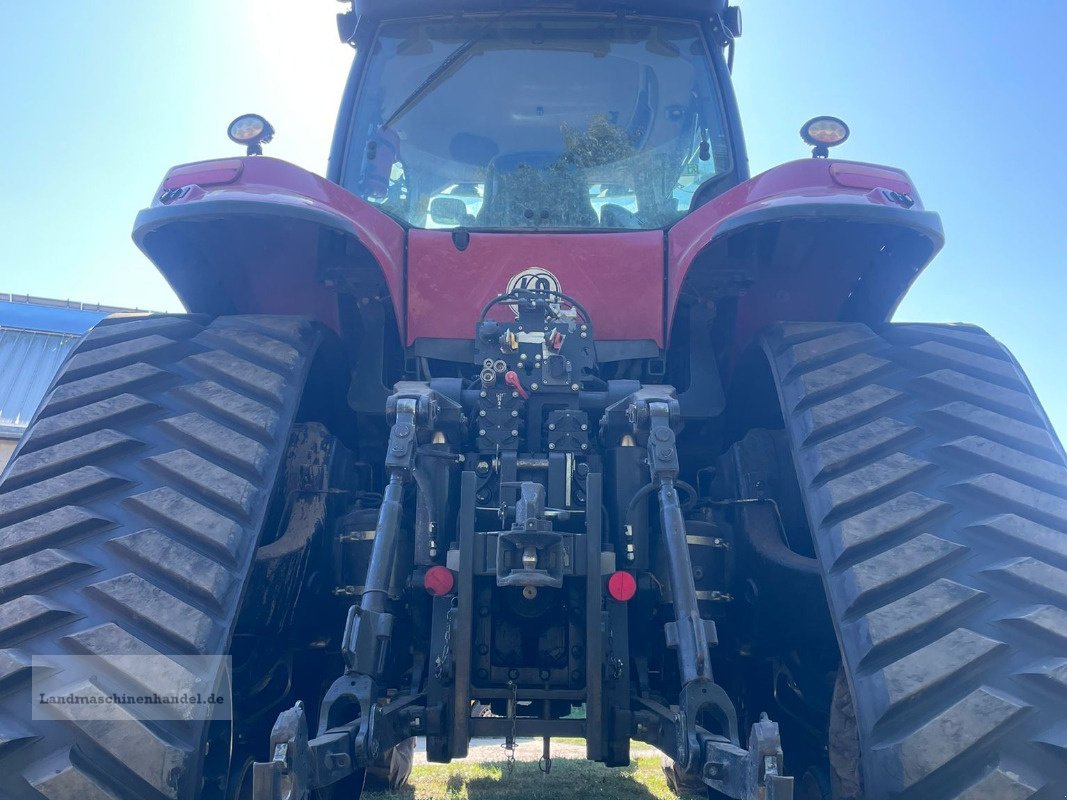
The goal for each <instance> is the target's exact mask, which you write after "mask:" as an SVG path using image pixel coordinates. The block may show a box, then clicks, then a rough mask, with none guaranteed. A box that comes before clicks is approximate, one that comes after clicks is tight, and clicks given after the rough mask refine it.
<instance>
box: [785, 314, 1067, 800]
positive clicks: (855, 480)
mask: <svg viewBox="0 0 1067 800" xmlns="http://www.w3.org/2000/svg"><path fill="white" fill-rule="evenodd" d="M764 348H765V352H766V353H767V356H768V358H769V361H770V364H771V372H772V374H773V378H774V382H775V384H776V387H777V393H778V397H779V400H780V403H781V408H782V414H783V418H784V423H785V429H786V431H787V434H788V437H789V439H790V443H791V446H792V451H793V458H794V463H795V466H796V471H797V475H798V476H799V481H800V485H801V489H802V491H803V493H804V499H805V504H806V510H807V516H808V520H809V524H810V527H811V531H812V536H813V539H814V543H815V549H816V553H817V555H818V559H819V562H820V564H821V568H822V570H823V577H824V583H825V588H826V591H827V597H828V601H829V606H830V610H831V614H832V616H833V618H834V624H835V627H836V631H837V636H838V640H839V643H840V646H841V653H842V656H843V670H844V674H845V676H846V677H847V688H848V689H849V690H850V691H848V692H846V691H845V684H843V683H840V684H839V687H838V691H837V692H836V693H835V701H834V703H835V709H834V710H835V712H836V714H832V718H835V719H836V720H837V721H836V723H834V722H832V723H831V729H832V730H831V738H833V736H834V729H835V725H836V730H837V736H838V738H839V739H840V740H841V741H840V742H838V744H839V745H842V746H843V747H844V749H842V747H837V746H836V745H835V743H834V742H833V741H831V746H832V750H833V749H836V751H837V752H836V762H837V763H835V755H834V754H833V753H832V754H831V773H832V775H833V777H834V782H835V786H834V795H833V796H834V797H835V798H840V799H841V800H843V799H844V798H853V797H857V796H858V797H862V798H865V800H884V799H886V798H915V799H916V800H917V799H918V798H923V800H949V798H955V799H957V800H1025V798H1031V797H1033V798H1035V799H1040V800H1044V798H1053V797H1056V798H1062V797H1064V796H1067V725H1065V722H1064V721H1065V720H1067V462H1065V459H1064V452H1063V448H1062V447H1061V445H1060V443H1059V441H1058V440H1057V438H1056V436H1055V434H1054V433H1053V431H1052V429H1051V427H1050V425H1049V422H1048V419H1047V418H1046V416H1045V414H1044V412H1043V411H1042V408H1041V406H1040V404H1039V403H1038V401H1037V399H1036V398H1035V396H1034V392H1033V390H1032V388H1031V387H1030V384H1029V382H1028V381H1027V379H1026V377H1025V376H1024V375H1023V373H1022V371H1021V370H1020V368H1019V366H1018V364H1017V363H1016V362H1015V360H1014V359H1013V358H1012V357H1011V355H1010V354H1009V353H1008V352H1007V351H1006V350H1005V349H1004V348H1003V347H1002V346H1001V345H1000V344H998V343H997V342H996V341H994V340H993V339H992V338H990V337H989V336H988V335H987V334H985V333H984V332H983V331H981V330H979V329H977V328H973V327H966V326H947V325H946V326H942V325H917V324H895V325H889V326H886V327H885V328H884V329H882V330H880V331H878V332H875V331H873V330H871V329H870V328H868V327H865V326H863V325H858V324H821V323H820V324H784V325H780V326H777V327H776V328H774V329H773V330H772V331H771V332H770V333H769V334H768V335H767V336H766V337H765V339H764ZM848 695H850V697H851V702H848V697H847V696H848ZM853 711H854V723H850V722H849V719H848V717H849V715H850V714H851V713H853ZM850 724H854V726H855V727H854V730H855V734H852V733H851V732H850V731H849V727H850ZM849 740H852V741H855V740H858V755H859V766H860V769H859V771H858V772H857V771H855V770H854V769H850V765H849V764H848V763H845V762H847V760H848V758H847V754H848V748H849V747H853V748H854V747H855V745H854V744H851V743H850V741H849ZM842 758H844V761H842ZM859 782H862V789H861V794H859V795H857V794H856V791H857V788H858V787H857V786H856V784H857V783H859Z"/></svg>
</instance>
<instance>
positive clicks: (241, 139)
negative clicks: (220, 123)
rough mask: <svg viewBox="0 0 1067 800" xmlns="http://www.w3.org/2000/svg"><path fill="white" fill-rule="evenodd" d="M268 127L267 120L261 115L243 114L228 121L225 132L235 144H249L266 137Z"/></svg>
mask: <svg viewBox="0 0 1067 800" xmlns="http://www.w3.org/2000/svg"><path fill="white" fill-rule="evenodd" d="M268 128H269V125H268V123H267V120H265V119H264V118H263V117H261V116H259V115H258V114H245V115H243V116H240V117H238V118H237V119H235V120H234V121H233V122H231V123H230V127H229V130H228V131H227V133H228V135H229V137H230V139H232V140H233V141H235V142H237V144H250V143H252V142H259V141H262V140H264V139H266V138H268V136H267V130H268Z"/></svg>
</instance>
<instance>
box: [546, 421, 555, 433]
mask: <svg viewBox="0 0 1067 800" xmlns="http://www.w3.org/2000/svg"><path fill="white" fill-rule="evenodd" d="M548 429H549V430H550V431H554V430H555V429H556V423H554V422H550V423H548Z"/></svg>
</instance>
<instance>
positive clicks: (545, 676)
mask: <svg viewBox="0 0 1067 800" xmlns="http://www.w3.org/2000/svg"><path fill="white" fill-rule="evenodd" d="M538 674H539V675H540V676H541V680H543V681H547V680H548V679H549V678H551V677H552V673H551V672H549V671H548V670H547V669H543V670H541V671H540V672H539V673H538Z"/></svg>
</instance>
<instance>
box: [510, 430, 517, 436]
mask: <svg viewBox="0 0 1067 800" xmlns="http://www.w3.org/2000/svg"><path fill="white" fill-rule="evenodd" d="M511 435H512V436H518V435H519V432H518V431H517V430H514V431H512V432H511Z"/></svg>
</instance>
